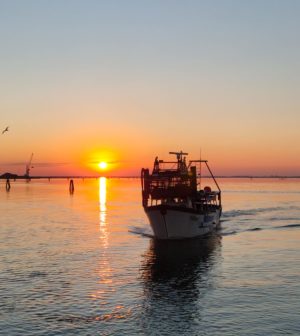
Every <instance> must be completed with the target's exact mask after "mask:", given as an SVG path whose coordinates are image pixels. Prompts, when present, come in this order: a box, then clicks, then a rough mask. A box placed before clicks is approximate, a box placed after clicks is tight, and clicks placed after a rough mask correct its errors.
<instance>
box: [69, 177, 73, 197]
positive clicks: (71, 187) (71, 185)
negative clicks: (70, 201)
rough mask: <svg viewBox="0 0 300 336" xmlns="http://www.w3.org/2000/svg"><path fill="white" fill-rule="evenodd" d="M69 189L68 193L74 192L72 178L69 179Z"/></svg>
mask: <svg viewBox="0 0 300 336" xmlns="http://www.w3.org/2000/svg"><path fill="white" fill-rule="evenodd" d="M69 191H70V194H73V193H74V181H73V180H70V184H69Z"/></svg>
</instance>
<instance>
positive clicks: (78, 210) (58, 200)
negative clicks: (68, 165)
mask: <svg viewBox="0 0 300 336" xmlns="http://www.w3.org/2000/svg"><path fill="white" fill-rule="evenodd" d="M202 183H207V184H212V181H202ZM219 184H220V186H221V189H222V201H223V215H222V229H221V230H220V231H218V232H216V233H215V234H213V235H211V236H209V237H206V238H202V239H191V240H184V241H156V240H154V239H153V238H152V232H151V229H150V227H149V224H148V221H147V218H146V216H145V214H144V212H143V209H142V205H141V190H140V181H139V180H138V179H105V178H101V179H85V180H75V191H74V193H73V194H71V195H70V193H69V185H68V181H67V180H61V181H57V180H56V181H55V180H51V181H48V180H39V181H31V182H30V183H26V182H18V181H17V182H12V184H11V189H10V191H9V192H6V190H5V183H4V182H3V181H2V182H1V183H0V335H11V336H13V335H223V336H224V335H228V336H229V335H230V336H231V335H249V336H250V335H300V322H299V321H300V318H299V312H300V241H299V239H300V180H297V179H284V180H282V179H281V180H280V179H222V180H220V181H219Z"/></svg>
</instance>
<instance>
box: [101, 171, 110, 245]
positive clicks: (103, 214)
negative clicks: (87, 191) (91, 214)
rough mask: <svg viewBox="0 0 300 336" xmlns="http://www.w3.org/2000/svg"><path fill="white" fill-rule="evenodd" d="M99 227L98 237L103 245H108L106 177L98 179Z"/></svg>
mask: <svg viewBox="0 0 300 336" xmlns="http://www.w3.org/2000/svg"><path fill="white" fill-rule="evenodd" d="M99 208H100V209H99V210H100V215H99V219H100V221H99V229H100V239H101V241H102V244H103V247H105V248H107V246H108V233H107V227H106V224H107V223H106V177H100V179H99Z"/></svg>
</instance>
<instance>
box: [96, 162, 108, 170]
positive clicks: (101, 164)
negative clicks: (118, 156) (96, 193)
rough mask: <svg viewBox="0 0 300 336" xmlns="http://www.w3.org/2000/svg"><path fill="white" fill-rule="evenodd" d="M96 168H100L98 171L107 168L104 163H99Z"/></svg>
mask: <svg viewBox="0 0 300 336" xmlns="http://www.w3.org/2000/svg"><path fill="white" fill-rule="evenodd" d="M98 167H99V168H100V169H106V168H107V163H106V162H103V161H102V162H99V163H98Z"/></svg>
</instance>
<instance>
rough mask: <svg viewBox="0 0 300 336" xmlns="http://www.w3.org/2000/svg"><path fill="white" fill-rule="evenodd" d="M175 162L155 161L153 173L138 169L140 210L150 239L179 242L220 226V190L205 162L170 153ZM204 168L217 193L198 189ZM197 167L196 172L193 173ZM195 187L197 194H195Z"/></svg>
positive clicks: (181, 153)
mask: <svg viewBox="0 0 300 336" xmlns="http://www.w3.org/2000/svg"><path fill="white" fill-rule="evenodd" d="M169 154H174V155H176V158H177V161H163V160H159V159H158V157H156V158H155V161H154V167H153V171H152V173H151V174H150V173H149V169H144V168H143V169H142V171H141V181H142V199H143V207H144V210H145V212H146V215H147V217H148V219H149V222H150V225H151V227H152V230H153V233H154V236H155V237H156V238H158V239H183V238H192V237H198V236H203V235H206V234H208V233H210V232H212V231H214V230H215V229H216V228H217V227H218V226H219V225H220V216H221V213H222V205H221V190H220V188H219V185H218V183H217V181H216V179H215V177H214V175H213V173H212V171H211V170H210V168H209V166H208V163H207V160H190V161H189V162H188V164H187V162H186V156H187V155H188V153H183V152H182V151H181V152H170V153H169ZM202 164H204V165H205V166H206V168H207V170H208V172H209V174H210V176H211V177H212V179H213V181H214V182H215V185H216V187H217V191H212V190H211V188H210V187H208V186H206V187H204V188H203V189H201V184H200V183H198V181H201V174H202V169H201V165H202ZM197 165H198V166H199V168H200V169H199V172H197ZM198 187H199V190H198Z"/></svg>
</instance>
